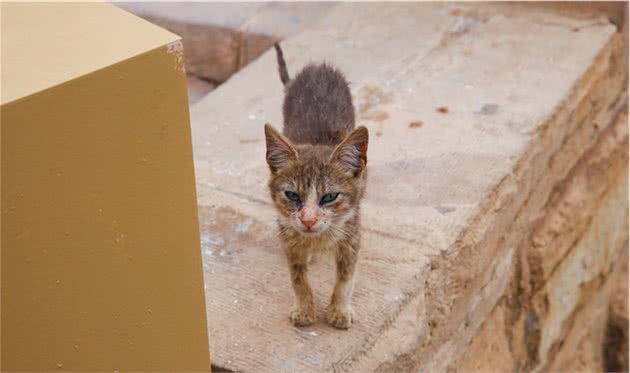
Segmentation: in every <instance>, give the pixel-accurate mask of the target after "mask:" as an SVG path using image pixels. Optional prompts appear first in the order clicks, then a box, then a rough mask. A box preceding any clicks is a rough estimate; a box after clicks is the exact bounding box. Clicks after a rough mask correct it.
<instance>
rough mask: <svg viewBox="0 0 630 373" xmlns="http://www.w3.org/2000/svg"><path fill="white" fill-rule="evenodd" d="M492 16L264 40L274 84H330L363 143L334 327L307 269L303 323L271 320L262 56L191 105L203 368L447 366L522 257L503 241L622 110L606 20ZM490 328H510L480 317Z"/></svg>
mask: <svg viewBox="0 0 630 373" xmlns="http://www.w3.org/2000/svg"><path fill="white" fill-rule="evenodd" d="M502 9H505V8H504V7H503V6H495V5H492V4H463V5H453V4H436V3H406V4H395V5H392V4H377V3H371V4H360V5H359V4H350V3H348V4H340V5H335V6H334V7H333V8H332V9H330V11H329V12H328V13H327V14H326V17H323V18H322V19H321V20H319V21H318V22H317V23H315V24H314V25H313V26H312V27H311V28H308V29H307V30H305V31H303V32H301V33H300V34H298V35H296V36H294V37H291V38H289V39H287V40H285V41H284V42H283V48H284V51H285V57H286V60H287V65H288V67H289V73H290V74H291V75H293V74H294V73H295V72H296V71H297V70H298V69H300V68H301V67H302V66H304V65H305V64H306V63H307V62H309V61H313V60H314V61H318V60H327V61H330V62H332V63H334V64H335V65H337V66H339V67H340V68H341V69H342V70H343V71H344V72H345V73H346V75H347V77H348V79H349V81H350V82H351V90H352V93H353V96H354V100H355V107H356V109H357V118H358V122H359V123H360V124H364V125H366V126H367V127H368V128H369V130H370V133H371V134H372V136H371V139H370V148H369V155H370V157H369V159H370V163H369V165H368V167H369V168H370V173H369V181H368V194H367V197H366V199H365V201H364V203H363V210H362V214H363V216H362V221H363V230H364V234H363V241H362V251H361V259H360V263H359V275H358V278H357V283H356V286H355V289H356V290H355V296H354V308H355V316H356V321H355V324H354V326H353V327H352V328H351V329H350V330H348V331H339V330H336V329H333V328H331V327H329V326H328V325H327V324H326V323H325V322H324V321H323V311H324V308H325V305H326V301H327V300H328V297H329V295H330V291H331V289H332V286H333V283H334V270H333V266H332V265H331V264H332V263H331V262H330V261H328V260H326V259H323V260H321V261H320V262H318V263H316V264H315V266H314V267H313V269H312V270H311V271H310V272H309V275H310V278H311V282H312V285H313V287H314V289H315V295H316V299H317V303H318V307H319V311H320V315H319V321H318V322H317V323H316V324H315V325H314V326H312V327H308V328H303V329H298V328H294V327H293V326H291V324H290V323H289V320H288V312H289V309H290V307H291V304H292V302H293V295H292V292H291V287H290V282H289V277H288V270H287V268H286V264H285V260H284V257H283V253H282V250H281V248H280V246H279V242H278V240H277V238H276V231H275V229H276V227H275V222H274V216H275V215H274V211H273V208H272V206H271V203H270V201H269V198H268V191H267V188H266V182H267V176H268V170H267V166H266V164H265V160H264V154H265V148H264V141H263V140H264V138H263V124H264V123H265V122H270V123H272V124H273V125H274V126H275V127H276V128H281V121H282V118H281V103H282V98H283V89H282V86H281V83H280V79H279V78H278V76H277V67H276V61H275V55H274V54H273V53H270V52H268V53H265V54H263V55H262V56H261V57H260V58H259V59H258V60H256V61H255V62H253V63H251V64H250V65H249V66H247V67H246V68H245V69H243V70H242V71H240V72H239V73H237V74H236V75H234V76H233V77H232V78H231V79H230V80H229V82H227V83H226V84H223V85H221V86H220V87H218V88H217V89H216V90H215V91H214V92H213V93H212V94H211V95H209V96H207V97H205V98H203V99H202V100H201V101H199V102H198V103H197V104H196V105H195V106H194V107H193V108H192V111H191V119H192V130H193V147H194V157H195V168H196V178H197V194H198V203H199V208H200V224H201V236H202V250H203V257H204V272H205V284H206V299H207V313H208V328H209V336H210V346H211V353H212V361H213V364H214V365H215V366H217V367H221V368H225V369H230V370H235V371H244V372H291V371H313V372H315V371H317V372H319V371H361V372H365V371H414V370H417V371H445V370H447V369H449V368H452V367H453V366H454V365H455V364H457V362H458V361H459V359H460V358H461V357H462V356H463V354H464V353H465V351H466V350H467V348H468V345H469V343H470V341H471V340H472V338H473V337H474V336H475V335H477V333H479V332H480V330H481V329H480V327H481V324H482V323H483V321H484V320H486V319H488V318H489V316H491V315H493V314H496V312H498V311H496V312H495V311H493V310H494V309H495V305H496V304H497V302H499V300H500V299H501V297H502V296H503V295H504V294H505V293H506V291H508V290H509V288H510V281H511V280H512V278H513V273H514V263H516V262H520V257H521V255H522V253H531V255H532V257H535V255H536V251H535V250H534V249H531V250H527V249H525V248H523V247H522V244H521V242H523V238H524V237H525V236H526V235H527V234H529V232H531V231H532V229H533V227H534V225H533V223H534V222H536V221H537V219H538V218H539V217H540V216H539V215H540V214H541V212H542V211H544V208H545V205H546V201H547V200H548V199H549V198H550V196H551V195H552V191H553V188H554V186H555V185H556V184H557V183H560V182H561V181H562V180H563V179H564V178H565V176H566V174H567V173H568V172H569V171H570V170H571V169H572V168H573V167H574V166H575V163H576V162H577V161H578V160H579V159H581V157H582V153H583V152H584V151H585V149H586V148H588V147H589V146H592V145H593V144H594V143H595V142H596V139H597V138H599V137H600V136H601V134H602V133H603V132H602V131H604V129H605V128H607V127H609V125H610V123H612V122H614V120H613V119H612V118H613V117H614V118H616V117H615V116H614V115H615V113H618V112H619V111H620V110H622V109H623V106H624V105H623V103H619V102H617V100H616V97H618V96H619V92H621V91H622V90H623V87H622V84H623V79H617V77H618V71H620V70H623V69H622V68H621V67H620V66H621V64H615V61H616V60H615V58H616V57H615V53H614V51H615V49H614V46H615V44H614V41H615V40H616V39H615V35H616V32H615V27H614V26H612V25H611V24H609V23H608V22H607V21H606V20H605V19H602V18H596V19H592V18H565V17H562V16H559V15H557V14H552V13H549V12H543V11H541V10H540V9H536V8H533V7H531V8H528V7H521V8H518V9H511V10H510V11H502ZM384 17H385V18H388V19H395V20H396V22H387V23H384V22H379V20H382V19H383V18H384ZM341 25H343V26H341ZM574 29H578V30H579V31H578V32H576V31H574ZM626 74H627V73H626ZM440 108H443V109H440ZM602 108H608V109H606V110H604V109H602ZM438 109H440V110H438ZM600 112H601V113H602V114H601V115H599V114H598V113H600ZM598 115H599V116H598ZM617 117H618V115H617ZM600 119H601V120H602V121H603V122H602V124H601V126H600V127H597V128H596V129H591V127H593V126H592V125H591V124H592V123H593V122H594V121H596V120H600ZM626 120H627V119H626ZM410 123H422V124H421V125H418V126H410ZM585 123H588V125H586V124H585ZM587 127H588V128H587ZM622 135H623V134H622ZM625 136H626V137H625V138H626V139H627V133H626V134H625ZM626 141H627V140H626ZM625 162H626V164H627V158H626V159H625ZM622 233H623V232H622ZM626 236H627V235H626ZM526 262H527V260H526ZM541 268H543V270H544V268H546V267H544V266H542V267H541ZM541 273H542V272H541ZM540 278H548V277H544V276H542V277H540ZM534 285H535V286H536V287H538V288H541V287H544V282H542V283H540V284H538V283H535V282H534ZM532 297H533V294H532ZM508 309H512V310H513V307H512V306H511V305H510V308H508ZM510 312H512V311H510ZM508 316H509V317H514V319H515V320H520V319H519V318H518V317H517V316H515V315H513V314H511V313H510V314H508V315H507V316H506V315H499V316H491V317H496V318H498V319H499V320H501V318H503V317H508ZM550 317H552V316H550ZM554 317H555V316H554ZM558 317H559V318H563V317H564V316H558ZM499 323H501V321H499V322H497V323H495V324H499ZM495 326H496V325H495ZM496 327H498V326H496ZM545 338H546V339H544V341H545V343H550V344H553V342H554V340H555V339H554V338H555V337H554V336H553V335H549V336H547V337H545ZM517 359H520V356H517ZM513 360H514V359H513ZM513 360H509V359H508V360H506V361H510V362H509V363H505V362H503V363H501V364H504V363H505V364H514V362H513ZM497 364H499V363H497Z"/></svg>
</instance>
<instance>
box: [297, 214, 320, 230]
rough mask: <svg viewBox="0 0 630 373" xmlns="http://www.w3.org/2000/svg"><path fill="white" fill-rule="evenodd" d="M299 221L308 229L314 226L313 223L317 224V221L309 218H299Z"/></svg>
mask: <svg viewBox="0 0 630 373" xmlns="http://www.w3.org/2000/svg"><path fill="white" fill-rule="evenodd" d="M300 221H301V222H302V224H304V226H305V227H306V228H308V229H311V228H312V227H313V225H315V223H317V219H316V218H311V217H304V218H300Z"/></svg>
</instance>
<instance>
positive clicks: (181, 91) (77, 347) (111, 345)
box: [0, 3, 210, 372]
mask: <svg viewBox="0 0 630 373" xmlns="http://www.w3.org/2000/svg"><path fill="white" fill-rule="evenodd" d="M1 7H2V8H1V11H2V25H1V27H2V47H1V50H2V77H1V78H2V80H1V83H2V84H1V89H2V92H1V106H0V110H1V111H0V113H1V124H0V126H1V155H2V157H1V163H2V179H1V184H2V205H1V210H2V221H1V223H2V235H1V240H2V255H1V258H2V260H1V267H2V272H1V277H2V284H1V285H2V295H1V299H2V315H1V320H2V323H1V336H2V340H1V344H2V350H1V351H2V355H1V357H2V359H1V362H0V364H1V368H2V371H3V372H5V371H49V372H50V371H82V372H85V371H110V372H113V371H119V372H127V371H153V372H155V371H168V372H193V371H195V372H201V371H206V372H207V371H209V370H210V362H209V350H208V335H207V323H206V313H205V300H204V291H203V290H204V289H203V275H202V264H201V253H200V248H199V227H198V221H197V204H196V197H195V179H194V171H193V160H192V147H191V138H190V126H189V117H188V103H187V97H186V82H185V73H184V71H183V61H182V50H181V43H180V41H179V38H178V37H177V36H176V35H174V34H171V33H169V32H167V31H164V30H162V29H160V28H158V27H156V26H153V25H151V24H149V23H147V22H145V21H143V20H141V19H139V18H137V17H135V16H133V15H130V14H128V13H126V12H124V11H122V10H120V9H118V8H116V7H114V6H112V5H109V4H104V3H57V4H55V3H39V4H36V3H30V4H20V3H2V5H1Z"/></svg>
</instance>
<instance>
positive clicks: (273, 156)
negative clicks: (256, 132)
mask: <svg viewBox="0 0 630 373" xmlns="http://www.w3.org/2000/svg"><path fill="white" fill-rule="evenodd" d="M265 140H266V142H267V164H268V165H269V169H270V170H271V172H273V173H276V172H278V171H279V170H281V169H283V168H285V167H286V166H288V165H289V163H291V162H295V161H297V159H298V155H297V152H296V151H295V149H294V148H293V147H292V146H291V144H289V141H288V140H287V139H285V138H284V136H282V135H281V134H280V133H278V131H276V130H275V129H273V127H271V125H270V124H269V123H267V124H265Z"/></svg>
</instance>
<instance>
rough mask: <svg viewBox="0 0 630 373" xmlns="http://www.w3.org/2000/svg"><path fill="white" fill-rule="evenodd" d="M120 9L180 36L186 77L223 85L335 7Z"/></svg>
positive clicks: (137, 5) (162, 5) (145, 5)
mask: <svg viewBox="0 0 630 373" xmlns="http://www.w3.org/2000/svg"><path fill="white" fill-rule="evenodd" d="M115 4H116V5H117V6H119V7H121V8H123V9H125V10H128V11H130V12H132V13H134V14H136V15H138V16H140V17H143V18H145V19H146V20H148V21H150V22H153V23H155V24H157V25H160V26H161V27H164V28H166V29H167V30H169V31H172V32H174V33H176V34H177V35H180V36H181V37H182V39H183V41H184V53H185V60H186V71H187V72H188V73H189V74H192V75H196V76H198V77H201V78H203V79H206V80H210V81H213V82H217V83H222V82H224V81H225V80H227V79H228V78H229V77H230V76H231V75H232V74H234V73H235V72H237V71H238V70H239V69H241V68H242V67H244V66H246V65H247V64H248V63H249V62H251V61H253V60H254V59H256V58H258V56H260V55H261V54H262V53H263V52H264V51H266V50H267V49H269V48H270V47H271V46H272V45H273V43H274V42H275V41H278V40H281V39H284V38H286V37H288V36H291V35H294V34H297V33H299V32H300V31H302V30H304V29H305V28H307V27H309V26H310V25H311V24H312V23H314V22H315V21H316V20H318V19H319V18H320V17H322V16H323V15H325V14H326V12H327V11H328V10H329V9H330V8H331V7H332V6H333V5H334V3H314V2H298V3H288V2H287V3H279V2H268V1H266V2H253V3H252V2H234V3H202V2H197V3H166V2H157V3H155V2H154V3H151V2H116V3H115Z"/></svg>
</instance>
